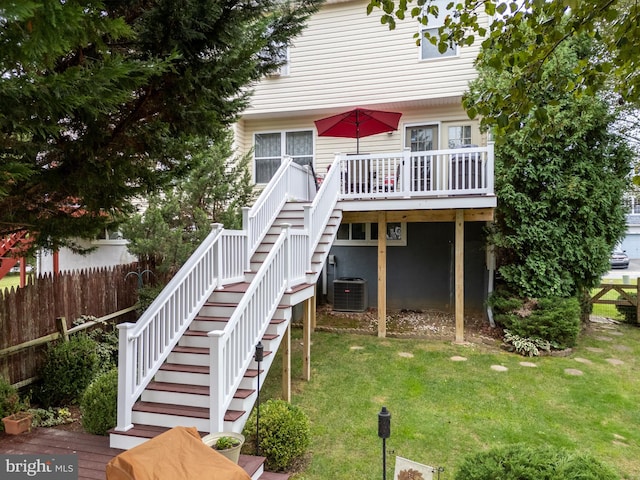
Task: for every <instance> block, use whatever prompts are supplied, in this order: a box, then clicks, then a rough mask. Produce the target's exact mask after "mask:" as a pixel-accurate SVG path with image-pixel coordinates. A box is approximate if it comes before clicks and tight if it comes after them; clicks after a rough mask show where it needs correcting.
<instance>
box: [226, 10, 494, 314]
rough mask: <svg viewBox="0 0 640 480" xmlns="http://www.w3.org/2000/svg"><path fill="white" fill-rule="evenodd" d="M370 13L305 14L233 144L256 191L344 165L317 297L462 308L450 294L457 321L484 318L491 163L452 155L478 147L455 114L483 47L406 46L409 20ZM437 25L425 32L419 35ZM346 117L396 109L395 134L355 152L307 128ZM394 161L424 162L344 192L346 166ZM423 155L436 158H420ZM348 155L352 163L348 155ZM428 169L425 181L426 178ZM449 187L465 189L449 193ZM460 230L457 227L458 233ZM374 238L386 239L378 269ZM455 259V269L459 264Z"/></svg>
mask: <svg viewBox="0 0 640 480" xmlns="http://www.w3.org/2000/svg"><path fill="white" fill-rule="evenodd" d="M439 3H440V4H441V5H440V7H441V11H443V10H444V9H446V5H447V3H448V2H447V1H446V0H444V1H441V2H439ZM366 6H367V1H361V0H355V1H328V2H327V3H326V4H325V5H324V6H323V8H322V10H321V11H320V12H319V13H318V14H316V15H314V17H313V18H312V19H311V20H310V22H309V26H308V28H307V29H306V30H305V31H304V32H303V34H302V36H301V37H300V38H297V39H295V41H294V43H293V45H291V46H290V47H289V49H288V52H287V64H286V65H285V66H284V67H283V68H282V69H281V71H280V72H279V74H276V75H273V76H271V77H268V78H265V79H264V81H262V82H261V83H260V84H259V85H257V86H256V88H255V95H254V97H253V100H252V104H251V107H250V108H249V109H248V110H247V111H246V112H245V114H244V115H243V117H242V119H241V121H240V122H239V123H238V125H237V145H238V147H239V149H240V150H241V151H243V152H246V151H249V150H250V149H252V148H253V149H254V163H253V175H254V179H255V181H256V183H257V184H258V185H261V184H265V183H266V182H268V181H269V179H270V178H271V176H272V175H273V173H274V172H275V171H276V169H277V168H278V166H279V165H280V163H281V162H282V160H283V159H284V158H286V157H292V158H293V160H294V161H296V162H298V163H300V164H302V165H310V166H312V167H313V169H314V170H315V172H316V175H317V177H318V178H319V179H320V181H322V179H323V177H324V175H326V173H327V169H328V168H329V167H330V165H331V164H332V163H333V162H334V161H335V159H336V158H341V159H342V161H343V163H340V165H341V167H340V168H341V169H342V170H343V171H344V172H343V174H342V176H343V178H342V180H343V183H345V185H343V190H342V196H341V197H340V200H339V206H340V207H341V208H342V210H343V220H342V224H341V227H340V230H339V232H338V235H337V240H336V241H335V242H334V245H333V248H332V250H331V255H330V256H329V260H328V262H327V265H326V267H325V273H324V275H323V277H322V284H321V291H320V293H321V294H323V295H324V296H325V298H327V299H328V300H329V301H330V302H332V303H335V302H336V298H335V295H336V292H338V300H337V301H338V303H341V302H343V301H346V300H344V299H343V298H342V297H343V296H344V288H350V287H349V285H354V286H355V288H357V289H359V290H362V289H364V294H363V295H362V296H361V297H362V298H361V300H359V301H358V302H357V305H355V306H354V305H347V306H346V307H345V308H346V309H356V310H357V309H360V308H366V307H376V306H377V307H378V308H382V307H383V306H384V307H386V308H387V309H394V310H395V309H403V308H404V309H436V310H442V311H447V312H453V311H454V310H455V305H456V302H457V301H458V302H460V301H461V300H460V299H459V298H458V300H456V291H457V292H458V295H463V300H464V307H463V308H464V310H465V312H466V313H467V314H472V313H473V314H476V313H481V312H482V311H483V303H484V299H485V298H486V294H487V290H488V289H489V288H490V285H489V272H488V266H490V264H491V262H490V261H487V254H486V248H485V235H484V227H485V224H486V222H487V221H490V220H491V219H492V218H493V208H494V207H495V205H496V199H495V196H494V195H493V163H492V162H493V157H492V155H491V158H490V159H488V157H487V156H484V157H483V159H487V160H482V165H480V163H475V157H472V158H471V162H469V157H468V156H467V157H466V160H464V158H465V157H464V155H462V156H461V154H460V152H459V151H458V153H457V154H456V153H455V150H456V149H460V148H468V149H469V151H470V152H471V151H474V148H475V147H478V148H479V149H482V148H486V147H487V138H486V136H485V135H482V134H481V133H480V130H479V126H478V122H477V121H476V120H470V119H469V118H468V116H467V115H466V112H465V111H464V110H463V108H462V106H461V99H462V95H463V93H464V91H465V90H466V89H467V85H468V83H469V81H471V80H473V79H474V78H475V77H476V71H475V69H474V65H473V63H474V60H475V58H476V56H477V53H478V50H479V45H474V46H472V47H464V48H460V47H453V48H451V49H449V50H448V51H446V52H445V53H444V54H440V53H439V52H438V51H437V48H436V47H435V46H433V45H431V44H430V43H428V42H422V45H416V41H415V39H414V34H416V33H418V32H419V29H420V27H419V25H418V24H417V22H415V21H411V20H407V21H404V22H399V23H398V24H397V27H396V29H395V30H393V31H389V30H387V28H386V26H383V25H381V24H380V20H379V19H380V16H379V13H378V12H373V13H372V14H371V15H369V16H367V14H366ZM442 18H443V16H440V20H439V21H440V22H441V21H442ZM439 21H438V19H436V20H435V21H430V23H429V28H431V29H433V28H436V27H437V26H438V25H439ZM356 107H365V108H369V109H376V110H383V111H393V112H399V113H402V117H401V119H400V122H399V125H398V128H397V130H395V131H392V132H389V133H382V134H378V135H373V136H369V137H365V138H361V139H360V140H359V141H356V139H355V138H335V137H328V136H320V135H318V131H317V130H316V128H315V125H314V121H316V120H318V119H321V118H324V117H327V116H330V115H334V114H337V113H340V112H344V111H347V110H350V109H353V108H356ZM357 150H358V151H357ZM403 152H409V155H410V156H411V155H412V154H415V155H414V156H413V157H412V158H417V156H418V153H419V152H422V160H415V161H419V162H423V163H421V164H420V165H421V166H420V167H416V166H415V165H417V164H415V163H414V164H412V165H413V167H409V166H408V163H409V162H410V160H408V159H407V160H405V159H400V160H399V162H400V163H398V165H400V164H401V165H403V166H402V167H397V170H395V168H396V167H395V164H393V166H392V169H391V171H392V175H390V176H391V177H394V176H395V177H396V178H386V179H384V180H382V179H381V178H380V177H376V176H375V173H373V174H371V175H369V173H366V174H365V176H366V175H369V179H367V180H366V181H364V183H365V184H366V185H365V186H364V187H363V189H362V190H359V191H354V190H353V189H352V190H349V188H352V187H353V185H352V184H350V185H347V184H348V183H350V180H348V174H347V173H346V172H347V170H348V169H350V168H353V167H352V166H353V165H354V164H353V162H354V161H356V162H359V163H357V168H359V169H363V170H362V171H365V172H369V171H370V170H371V171H374V170H375V166H374V163H371V162H377V163H375V165H379V162H380V161H381V160H380V159H378V160H373V158H374V157H380V156H385V155H387V156H388V154H390V153H395V154H397V155H398V158H399V155H400V154H402V153H403ZM424 152H429V154H433V155H428V159H427V160H424V159H425V158H427V157H425V156H424ZM338 153H339V154H340V155H336V154H338ZM356 153H359V154H360V155H359V156H353V154H356ZM475 154H479V152H475V151H474V155H475ZM482 155H485V153H482ZM367 158H369V160H367ZM385 158H387V157H385ZM407 158H408V157H407ZM383 161H387V160H383ZM415 161H414V162H415ZM425 161H427V162H428V164H429V167H428V168H430V171H431V175H432V177H425V176H424V175H425V173H424V172H425V169H424V162H425ZM349 162H351V163H349ZM434 162H435V163H434ZM456 162H463V163H456ZM436 164H437V165H436ZM385 165H388V164H385ZM438 165H439V166H438ZM456 165H458V170H457V172H456ZM411 168H413V171H411ZM418 168H419V169H420V170H418ZM401 169H402V170H403V171H404V172H405V173H406V175H405V176H404V177H403V179H401V178H400V170H401ZM438 169H439V170H438ZM465 169H466V170H465ZM474 169H475V170H474ZM481 169H482V171H480V170H481ZM388 171H389V169H387V172H388ZM396 172H397V173H396ZM393 173H396V174H395V175H393ZM421 175H422V177H421ZM464 175H467V176H468V178H467V179H466V180H465V179H464V178H462V177H463V176H464ZM360 176H361V177H362V178H364V176H362V175H360ZM436 176H438V178H439V183H438V184H436V183H435V182H436ZM455 176H457V177H460V178H458V180H462V181H463V182H467V184H466V185H462V184H459V185H457V186H456V185H455V184H454V183H455V182H454V181H453V180H452V179H453V177H455ZM476 177H478V178H476ZM431 181H432V182H433V184H430V183H429V182H431ZM376 182H377V185H375V184H376ZM383 182H387V183H386V184H384V183H383ZM389 182H391V183H393V182H397V185H393V184H392V185H389ZM425 182H426V184H425ZM372 183H373V184H374V187H372V186H371V185H372ZM470 183H471V184H472V185H470ZM401 184H402V185H401ZM385 185H386V186H385ZM376 186H377V187H378V188H376ZM381 186H382V187H383V188H380V187H381ZM401 187H402V188H403V189H404V191H403V192H401V191H400V188H401ZM456 187H457V188H456ZM466 187H474V188H466ZM475 187H479V188H475ZM381 212H382V213H384V215H381ZM456 219H458V221H462V222H463V223H462V225H459V226H458V229H459V230H457V228H456ZM461 219H462V220H461ZM382 231H384V232H385V235H384V236H385V240H386V242H385V252H384V258H382V259H381V256H380V243H381V242H379V241H378V240H379V238H381V235H380V234H379V232H382ZM456 235H457V237H456ZM387 247H388V248H387ZM461 252H464V253H461ZM460 255H463V260H462V262H463V263H461V264H458V265H456V256H458V257H459V256H460ZM458 261H461V259H460V258H458ZM456 270H457V274H456ZM381 275H383V276H384V279H383V280H381V278H380V277H381ZM456 278H457V281H456ZM336 280H337V281H338V282H335V281H336ZM350 281H351V282H352V283H349V282H350ZM362 285H364V286H362ZM461 289H462V290H461ZM383 291H384V294H383V295H381V294H380V292H383ZM461 291H464V294H461V293H460V292H461ZM381 297H384V298H381ZM459 305H462V304H459ZM338 307H340V305H338Z"/></svg>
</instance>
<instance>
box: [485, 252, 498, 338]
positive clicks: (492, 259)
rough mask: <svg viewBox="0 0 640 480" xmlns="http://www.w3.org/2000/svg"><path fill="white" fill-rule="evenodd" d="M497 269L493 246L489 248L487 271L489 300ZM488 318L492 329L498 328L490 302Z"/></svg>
mask: <svg viewBox="0 0 640 480" xmlns="http://www.w3.org/2000/svg"><path fill="white" fill-rule="evenodd" d="M495 269H496V256H495V253H494V251H493V245H488V246H487V270H489V282H488V285H487V299H489V297H490V296H491V294H492V293H493V277H494V273H495ZM487 317H488V318H489V325H491V328H495V327H496V322H495V321H494V320H493V309H492V308H491V305H489V302H487Z"/></svg>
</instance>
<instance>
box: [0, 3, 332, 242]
mask: <svg viewBox="0 0 640 480" xmlns="http://www.w3.org/2000/svg"><path fill="white" fill-rule="evenodd" d="M319 1H320V0H301V1H296V2H286V1H285V2H282V1H280V0H265V1H260V2H253V1H247V2H244V1H243V2H237V1H232V0H180V1H176V0H151V1H147V0H145V1H143V0H126V1H122V0H98V1H94V0H67V1H64V2H61V1H59V0H23V1H21V2H8V1H4V2H0V72H1V75H0V105H2V109H1V111H0V236H2V235H6V234H7V233H10V232H12V231H16V230H21V229H25V228H26V229H28V230H29V231H30V232H31V233H32V238H35V240H36V243H34V247H35V246H46V247H50V248H57V247H59V246H61V245H65V244H68V243H69V242H68V239H69V238H70V237H91V236H93V235H94V234H95V233H97V232H98V231H100V230H102V229H103V228H104V227H105V226H106V225H108V224H109V223H111V222H113V221H114V219H117V218H118V216H119V215H121V214H127V213H128V212H130V211H131V203H130V202H131V199H132V198H134V197H136V196H142V197H146V196H147V195H149V194H150V193H151V192H154V191H157V190H158V189H159V188H161V187H162V186H163V185H166V184H167V183H169V181H170V180H171V179H172V178H175V177H177V176H180V175H184V173H185V172H187V171H188V170H189V169H190V168H192V162H193V159H194V158H195V157H196V156H197V151H196V150H194V148H198V147H199V145H198V144H197V143H193V142H192V139H193V138H196V137H197V138H204V139H207V141H211V142H214V143H215V142H218V141H221V139H222V138H223V137H224V135H226V130H227V127H228V126H229V125H230V124H232V123H233V122H234V121H235V120H236V119H237V116H238V114H239V113H240V112H242V110H243V109H244V108H245V107H246V106H247V104H248V102H249V98H250V94H251V89H250V87H251V85H252V84H253V83H254V82H256V81H258V80H259V79H260V78H262V77H263V76H264V75H265V74H267V73H269V72H272V71H274V70H275V69H277V68H278V67H279V66H280V64H281V62H282V58H283V56H282V55H280V54H279V53H281V50H282V49H283V48H285V47H286V45H287V44H288V43H289V42H290V39H292V38H293V37H294V36H296V35H297V34H299V33H300V32H301V30H302V29H303V27H304V23H305V21H306V20H307V18H308V17H309V16H310V15H311V14H312V13H313V12H314V11H315V10H316V9H317V7H318V4H319Z"/></svg>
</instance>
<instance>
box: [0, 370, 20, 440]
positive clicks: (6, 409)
mask: <svg viewBox="0 0 640 480" xmlns="http://www.w3.org/2000/svg"><path fill="white" fill-rule="evenodd" d="M20 408H21V403H20V396H19V395H18V391H17V390H16V389H15V388H13V387H12V386H11V384H10V383H9V381H8V380H6V379H5V378H4V377H0V418H4V417H6V416H8V415H11V414H12V413H16V412H17V411H19V410H20ZM0 429H1V430H4V425H3V424H2V422H0ZM1 430H0V431H1Z"/></svg>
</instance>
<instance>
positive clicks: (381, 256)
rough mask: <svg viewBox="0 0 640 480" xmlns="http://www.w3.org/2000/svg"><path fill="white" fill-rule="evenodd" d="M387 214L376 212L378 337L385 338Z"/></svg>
mask: <svg viewBox="0 0 640 480" xmlns="http://www.w3.org/2000/svg"><path fill="white" fill-rule="evenodd" d="M386 232H387V214H386V212H382V211H381V212H378V337H382V338H384V337H386V336H387V233H386Z"/></svg>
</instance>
